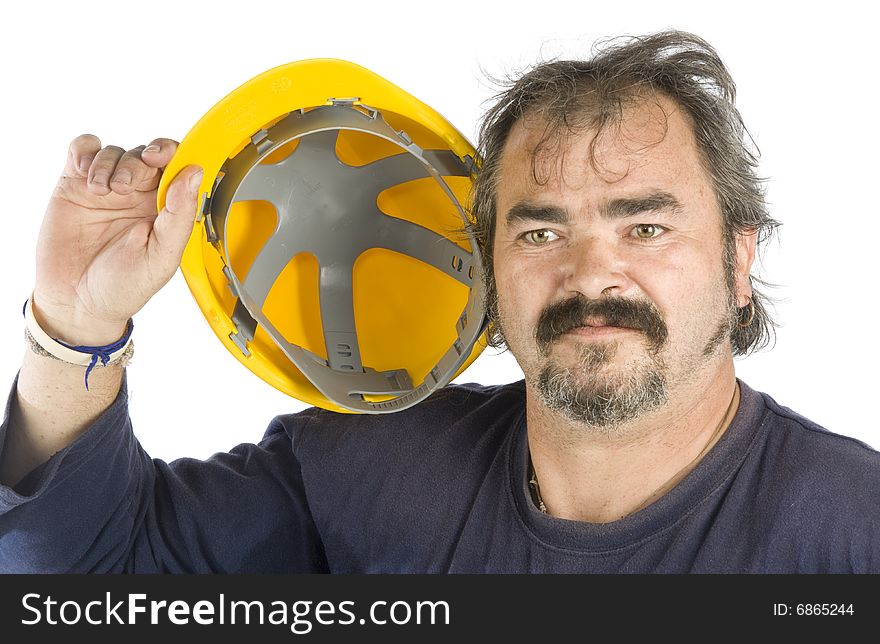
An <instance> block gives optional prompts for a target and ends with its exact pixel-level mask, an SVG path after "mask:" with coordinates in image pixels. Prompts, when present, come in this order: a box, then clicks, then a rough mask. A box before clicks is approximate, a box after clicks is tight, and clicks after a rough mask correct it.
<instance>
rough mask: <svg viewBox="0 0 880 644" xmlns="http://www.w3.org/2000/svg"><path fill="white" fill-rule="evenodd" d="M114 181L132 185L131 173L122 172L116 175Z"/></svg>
mask: <svg viewBox="0 0 880 644" xmlns="http://www.w3.org/2000/svg"><path fill="white" fill-rule="evenodd" d="M113 181H115V182H116V183H131V172H129V171H128V170H120V171H119V172H117V173H116V174H115V175H114V177H113Z"/></svg>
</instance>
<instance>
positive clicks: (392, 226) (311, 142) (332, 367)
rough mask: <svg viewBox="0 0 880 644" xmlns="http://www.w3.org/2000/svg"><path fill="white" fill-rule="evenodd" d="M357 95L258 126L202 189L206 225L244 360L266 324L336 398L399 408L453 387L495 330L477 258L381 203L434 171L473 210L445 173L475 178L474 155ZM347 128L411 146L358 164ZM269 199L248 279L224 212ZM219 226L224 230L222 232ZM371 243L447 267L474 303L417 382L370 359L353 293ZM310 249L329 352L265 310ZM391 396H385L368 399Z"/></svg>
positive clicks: (348, 403) (357, 407)
mask: <svg viewBox="0 0 880 644" xmlns="http://www.w3.org/2000/svg"><path fill="white" fill-rule="evenodd" d="M357 100H358V99H351V98H349V99H331V100H330V101H329V102H330V103H331V105H326V106H321V107H316V108H314V109H312V110H309V111H305V110H298V111H295V112H291V113H290V114H288V115H287V116H285V117H284V118H283V119H281V120H280V121H278V122H277V123H276V124H275V125H272V126H271V127H269V128H268V129H261V130H260V131H259V132H257V133H256V134H254V135H253V136H252V137H251V142H250V143H248V144H247V145H246V146H245V147H244V149H242V150H241V151H240V152H239V153H238V154H236V155H235V156H234V157H232V158H230V159H228V160H227V161H226V163H225V164H224V165H223V167H222V168H221V169H220V172H218V174H217V179H216V180H215V182H214V186H213V189H212V191H211V194H210V195H207V194H205V195H204V200H203V202H202V207H201V209H200V213H199V217H198V221H201V220H202V219H204V225H205V232H206V235H207V239H208V241H209V242H211V243H212V244H213V245H214V246H215V247H216V248H217V249H218V251H219V252H220V254H221V257H222V258H223V259H224V263H225V265H226V266H225V268H224V273H225V274H226V278H227V280H228V282H229V288H230V290H231V291H232V293H233V295H235V297H236V298H237V302H236V305H235V309H234V311H233V314H232V321H233V323H234V324H235V326H236V332H235V333H231V334H230V336H229V337H230V338H231V339H232V341H233V342H234V343H235V344H236V346H238V347H239V349H241V351H242V353H243V354H244V355H245V356H249V355H250V351H249V350H248V348H247V342H248V341H251V340H253V338H254V333H255V331H256V328H257V325H260V326H261V327H262V328H263V329H264V330H265V331H266V333H268V334H269V336H270V337H271V338H272V339H273V340H274V341H275V343H276V344H277V345H278V346H279V347H280V348H281V350H282V351H283V352H284V354H285V355H286V356H287V358H288V359H289V360H290V361H291V362H292V363H293V364H294V365H295V366H296V368H297V369H299V370H300V371H301V372H302V373H303V375H305V376H306V377H307V378H308V379H309V380H310V381H311V382H312V384H313V385H314V386H315V387H316V388H317V389H318V390H319V391H320V392H321V393H322V394H323V395H324V396H326V397H327V398H328V399H329V400H332V401H333V402H334V403H336V404H337V405H339V406H340V407H343V408H345V409H349V410H351V411H359V412H367V413H387V412H394V411H399V410H401V409H405V408H407V407H410V406H412V405H415V404H416V403H418V402H419V401H421V400H423V399H424V398H426V397H428V396H429V395H430V394H431V393H432V392H433V391H435V390H436V389H438V388H440V387H443V386H444V385H446V384H447V383H448V382H449V381H450V380H451V379H452V377H453V376H454V375H455V373H456V372H457V371H458V369H459V368H460V367H461V365H462V364H464V362H465V361H466V360H467V359H468V357H469V356H470V353H471V350H472V348H473V346H474V343H475V342H476V341H477V339H478V338H479V337H480V335H481V334H482V333H483V331H484V330H485V327H486V322H487V320H486V316H485V309H484V302H483V285H482V280H481V279H480V255H479V249H478V247H477V244H476V242H475V241H474V240H473V239H470V242H471V249H472V252H470V253H468V252H467V251H466V250H465V249H463V248H462V247H461V246H459V245H458V244H455V243H454V242H452V241H451V240H449V239H447V238H446V237H443V236H442V235H439V234H437V233H435V232H434V231H432V230H429V229H428V228H425V227H423V226H419V225H418V224H414V223H412V222H409V221H406V220H403V219H398V218H396V217H391V216H389V215H386V214H385V213H383V212H382V211H381V210H379V208H378V206H377V205H376V200H377V197H378V195H379V193H381V192H382V191H383V190H386V189H387V188H390V187H392V186H396V185H398V184H401V183H404V182H407V181H412V180H415V179H422V178H425V177H432V178H433V179H434V180H435V181H436V182H437V184H438V185H439V186H440V188H441V189H442V190H443V192H444V193H445V194H446V195H447V196H448V197H449V199H450V201H451V202H452V203H453V204H454V205H455V208H456V209H457V210H458V212H459V214H460V216H461V218H462V222H463V223H466V222H467V216H466V215H465V212H464V209H463V208H462V206H461V204H460V203H459V201H458V199H457V198H456V197H455V195H454V194H453V192H452V190H450V188H449V186H448V185H447V184H446V182H445V181H444V180H443V176H469V175H470V174H471V173H472V172H473V170H474V166H473V160H472V159H470V157H466V159H465V161H462V160H461V159H459V158H458V157H457V156H456V155H455V154H453V153H452V152H451V151H449V150H422V149H421V148H420V147H419V146H417V145H416V144H415V143H413V141H412V139H411V138H410V137H409V136H408V135H407V134H406V132H404V131H402V130H401V131H396V130H394V128H392V127H391V126H390V125H389V124H388V123H387V122H386V121H385V119H383V118H382V116H381V114H379V112H378V111H377V110H374V109H372V108H369V107H366V106H364V105H355V102H356V101H357ZM340 130H354V131H358V132H365V133H369V134H373V135H375V136H378V137H381V138H383V139H386V140H387V141H390V142H392V143H394V144H396V145H398V146H399V147H400V148H401V149H402V152H401V153H400V154H395V155H392V156H389V157H385V158H383V159H379V160H377V161H374V162H372V163H368V164H366V165H364V166H350V165H347V164H345V163H343V162H342V161H341V160H340V159H339V157H338V156H337V155H336V139H337V136H338V135H339V131H340ZM294 139H299V143H298V144H297V147H296V148H295V150H294V151H293V152H292V153H291V154H290V155H289V156H287V157H286V158H284V159H282V160H281V161H279V162H278V163H274V164H269V163H267V164H261V163H260V161H261V160H262V159H264V158H265V157H266V156H268V155H269V154H271V153H272V152H273V151H274V150H276V149H278V148H279V147H280V146H282V145H284V144H286V143H289V142H290V141H292V140H294ZM252 200H260V201H268V202H269V203H271V204H272V205H273V206H274V207H275V210H276V212H277V213H278V223H277V226H276V228H275V230H274V232H273V233H272V236H271V237H270V238H269V239H268V240H267V242H266V244H265V245H264V246H263V248H261V249H260V252H259V254H258V255H257V257H256V259H255V260H254V262H253V264H252V266H251V267H250V269H249V270H248V273H247V278H246V279H245V280H244V281H243V282H242V280H240V279H239V277H238V276H237V275H236V274H235V273H234V271H233V270H232V265H231V263H230V262H229V261H228V257H229V250H228V247H227V244H226V240H227V239H228V231H227V228H226V226H227V218H228V215H229V209H230V207H231V206H232V204H233V203H236V202H239V201H252ZM218 231H219V234H218ZM370 248H386V249H389V250H392V251H396V252H398V253H402V254H405V255H409V256H411V257H413V258H415V259H418V260H420V261H422V262H425V263H427V264H430V265H431V266H433V267H435V268H437V269H439V270H441V271H443V272H444V273H445V274H447V275H449V276H450V277H452V278H454V279H456V280H458V281H459V282H461V283H462V284H464V285H466V286H468V287H469V289H470V290H469V295H468V300H467V304H466V306H465V308H464V310H463V311H462V313H461V315H460V316H459V318H458V321H457V323H456V324H455V328H456V332H457V336H458V337H457V338H456V339H455V341H454V342H453V345H452V346H451V347H449V349H448V350H447V351H446V352H445V353H444V354H443V355H442V356H441V357H440V359H439V360H438V361H437V363H436V365H435V366H434V367H433V368H432V369H431V370H430V372H429V373H428V375H427V376H426V377H425V380H424V381H423V382H422V383H421V384H419V385H418V386H414V385H413V383H412V379H411V377H410V375H409V374H408V373H407V371H406V369H393V370H389V371H376V370H374V369H371V368H370V367H366V366H364V365H363V364H362V363H361V356H360V349H359V345H358V338H357V333H356V330H355V318H354V306H353V301H352V268H353V266H354V263H355V261H356V260H357V258H358V256H359V255H360V254H361V253H363V252H364V251H366V250H368V249H370ZM303 252H306V253H311V254H312V255H314V256H315V258H316V259H317V261H318V265H319V282H318V288H319V297H320V303H321V323H322V327H323V333H324V342H325V345H326V349H327V356H328V359H327V360H324V359H323V358H322V357H321V356H319V355H316V354H314V353H312V352H311V351H308V350H306V349H304V348H302V347H300V346H297V345H294V344H291V343H290V342H288V341H287V340H285V338H284V337H283V336H282V335H281V333H279V332H278V330H277V329H276V328H275V327H274V326H273V325H272V323H271V322H270V321H269V320H268V319H267V318H266V317H265V316H264V315H263V312H262V310H263V305H264V303H265V301H266V298H267V296H268V295H269V291H270V289H271V288H272V285H273V284H274V283H275V280H276V279H277V278H278V276H279V275H280V273H281V271H282V270H283V269H284V268H285V267H286V266H287V263H288V262H289V261H290V259H291V258H292V257H293V256H294V255H297V254H298V253H303ZM365 394H368V395H380V396H394V397H393V398H390V399H388V400H385V401H382V402H372V401H368V400H365V399H364V397H363V396H364V395H365Z"/></svg>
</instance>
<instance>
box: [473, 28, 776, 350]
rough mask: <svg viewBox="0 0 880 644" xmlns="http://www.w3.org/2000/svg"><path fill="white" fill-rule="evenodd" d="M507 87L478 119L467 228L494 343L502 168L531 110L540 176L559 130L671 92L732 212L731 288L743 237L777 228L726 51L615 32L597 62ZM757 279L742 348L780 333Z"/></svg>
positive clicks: (728, 232)
mask: <svg viewBox="0 0 880 644" xmlns="http://www.w3.org/2000/svg"><path fill="white" fill-rule="evenodd" d="M501 85H502V90H501V91H499V92H498V93H497V94H496V95H495V97H494V104H493V106H492V107H491V108H490V109H489V110H488V111H487V112H486V114H485V115H484V117H483V119H482V123H481V125H480V131H479V139H478V141H479V143H478V153H479V157H480V168H479V170H478V172H477V176H476V181H475V183H474V189H473V192H472V195H471V204H470V210H471V217H472V221H471V223H470V224H469V225H468V229H469V232H470V233H471V234H472V235H473V236H474V238H475V239H476V241H477V244H478V246H479V249H480V251H481V253H482V264H483V265H482V271H483V279H484V282H485V285H486V307H487V313H488V316H489V329H488V333H487V337H488V341H489V344H490V346H494V347H504V346H505V342H504V338H503V336H502V334H501V329H500V326H499V321H498V295H497V289H496V285H495V275H494V271H493V241H494V235H495V219H496V216H497V212H496V196H497V194H496V192H497V185H498V178H499V177H498V175H499V169H500V165H501V155H502V151H503V149H504V145H505V143H506V141H507V138H508V135H509V134H510V131H511V128H512V127H513V126H514V124H515V123H516V122H517V121H518V120H520V119H522V118H524V117H527V116H538V117H540V119H541V121H542V123H544V124H545V125H546V129H545V132H544V138H543V139H542V141H541V143H540V144H539V145H538V146H537V147H536V149H535V150H534V151H533V152H532V169H533V174H534V173H535V172H536V170H535V159H536V156H537V154H538V153H539V151H540V150H541V149H542V148H543V147H544V146H545V144H548V143H550V142H552V141H555V142H556V143H557V145H558V143H559V141H560V140H561V137H563V136H565V135H566V134H569V133H572V132H575V131H577V130H579V129H582V128H589V129H591V130H594V131H596V132H600V131H602V130H603V129H604V128H607V127H613V126H615V125H617V126H619V125H620V122H621V119H622V117H623V111H624V108H625V107H627V106H629V105H631V104H633V102H635V101H638V100H650V99H648V98H647V97H651V96H653V97H655V100H656V96H657V95H662V96H665V97H668V98H670V99H672V100H673V101H674V102H675V103H676V104H677V105H678V106H680V107H681V108H682V109H683V110H684V111H685V113H686V114H687V115H688V116H689V117H690V122H691V126H692V128H693V133H694V136H695V138H696V141H697V145H698V148H699V150H700V153H701V155H702V161H703V164H704V167H705V169H706V171H707V173H708V174H709V176H710V178H711V181H712V183H713V187H714V191H715V195H716V198H717V199H718V204H719V206H720V209H721V214H722V217H723V218H724V223H725V226H724V253H723V261H724V267H725V273H726V277H727V281H728V286H729V288H730V289H731V291H732V290H733V285H734V282H733V280H734V270H735V268H736V244H735V242H736V235H737V234H750V233H755V234H757V236H758V237H757V244H758V247H759V248H762V247H763V246H764V245H765V244H766V243H767V242H768V241H769V240H770V238H771V237H772V236H773V232H774V230H775V228H776V227H777V226H778V225H779V222H777V221H775V220H774V219H773V218H772V217H770V214H769V211H768V207H767V203H766V201H765V197H764V195H765V193H764V186H763V184H764V179H762V178H760V177H758V175H757V167H758V157H759V155H760V152H759V151H758V149H757V146H756V145H755V144H754V141H753V140H752V138H751V136H750V134H749V132H748V130H747V129H746V127H745V124H744V123H743V120H742V117H741V116H740V114H739V111H738V110H737V109H736V105H735V99H736V86H735V84H734V82H733V79H732V78H731V76H730V73H729V72H728V71H727V69H726V67H725V66H724V64H723V63H722V61H721V58H720V57H719V55H718V53H717V52H716V51H715V49H714V48H713V47H712V46H711V45H709V43H707V42H706V41H705V40H703V39H702V38H699V37H698V36H695V35H693V34H690V33H687V32H682V31H674V30H670V31H663V32H659V33H655V34H651V35H648V36H642V37H623V38H616V39H612V40H608V41H604V42H601V43H599V44H597V46H596V47H595V48H594V51H593V52H592V58H590V59H589V60H584V61H581V60H554V61H549V62H544V63H541V64H538V65H536V66H534V67H533V68H531V69H530V70H529V71H527V72H526V73H524V74H522V75H521V76H519V77H518V78H516V79H514V80H510V81H508V82H504V83H501ZM595 142H596V141H595V139H594V140H593V144H595ZM535 178H536V180H538V177H537V174H535ZM750 280H751V281H752V291H753V294H752V305H753V306H754V318H753V319H752V321H751V323H750V324H748V325H747V326H742V325H741V324H739V323H743V324H744V323H746V322H748V320H749V317H750V316H751V315H752V312H751V311H750V310H749V307H743V308H742V309H739V310H738V311H737V317H736V318H734V319H733V320H731V325H730V337H731V344H732V347H733V352H734V355H747V354H749V353H751V352H753V351H756V350H758V349H761V348H763V347H765V346H767V345H768V344H770V342H771V341H772V340H773V338H774V333H775V327H776V322H775V321H774V320H773V318H772V316H771V314H770V311H769V306H768V305H769V303H770V298H768V297H767V296H766V295H764V294H763V293H760V292H759V291H758V290H757V288H756V287H755V284H756V283H758V284H761V285H762V286H770V285H769V284H767V283H766V282H764V281H763V280H761V279H759V278H758V277H757V276H755V275H751V276H750Z"/></svg>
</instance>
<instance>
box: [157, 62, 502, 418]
mask: <svg viewBox="0 0 880 644" xmlns="http://www.w3.org/2000/svg"><path fill="white" fill-rule="evenodd" d="M475 163H476V155H475V152H474V149H473V146H472V145H471V144H470V143H469V142H468V141H467V139H466V138H465V137H464V136H463V135H462V134H461V133H460V132H458V131H457V130H456V129H455V128H454V127H453V126H452V125H451V124H450V123H449V122H448V121H446V119H444V118H443V117H442V116H441V115H440V114H438V113H437V112H435V111H434V110H433V109H431V108H430V107H428V106H427V105H425V104H424V103H422V102H421V101H419V100H418V99H416V98H414V97H413V96H411V95H409V94H408V93H406V92H405V91H403V90H402V89H400V88H399V87H397V86H395V85H394V84H392V83H390V82H389V81H387V80H385V79H384V78H382V77H380V76H378V75H377V74H375V73H373V72H371V71H369V70H367V69H364V68H363V67H360V66H358V65H355V64H353V63H350V62H346V61H342V60H334V59H313V60H305V61H300V62H295V63H290V64H287V65H282V66H280V67H276V68H274V69H271V70H269V71H267V72H264V73H262V74H260V75H259V76H257V77H255V78H253V79H251V80H249V81H248V82H246V83H245V84H243V85H242V86H241V87H239V88H238V89H236V90H235V91H233V92H232V93H230V94H229V95H228V96H226V97H225V98H224V99H223V100H221V101H220V102H219V103H217V105H215V106H214V107H213V108H212V109H211V110H210V111H208V113H207V114H205V115H204V116H203V117H202V118H201V119H200V120H199V122H198V123H196V125H195V126H194V127H193V128H192V129H191V130H190V132H189V133H188V134H187V135H186V137H184V139H183V141H181V143H180V147H179V148H178V150H177V153H176V154H175V155H174V158H173V159H172V160H171V162H170V163H169V165H168V167H167V168H166V170H165V172H164V174H163V176H162V181H161V183H160V185H159V191H158V206H159V208H160V209H161V208H162V207H163V206H164V204H165V194H166V191H167V188H168V184H169V183H170V181H171V179H172V178H173V177H174V176H176V175H177V174H178V172H179V171H180V170H181V169H182V168H184V167H185V166H187V165H189V164H198V165H200V166H202V167H203V168H204V170H205V175H204V179H203V180H202V184H201V187H200V189H199V204H198V212H197V213H194V216H195V218H196V222H197V223H196V225H195V226H194V228H193V233H192V237H191V238H190V240H189V243H188V244H187V247H186V250H185V251H184V254H183V259H182V261H181V270H182V272H183V275H184V278H185V279H186V282H187V285H188V286H189V289H190V291H191V292H192V294H193V296H194V298H195V300H196V302H197V303H198V306H199V308H200V309H201V311H202V313H203V314H204V316H205V318H206V319H207V321H208V323H209V324H210V325H211V328H212V329H213V330H214V333H216V335H217V337H218V338H219V339H220V340H221V341H222V342H223V345H224V346H225V347H226V349H227V350H228V351H229V352H230V353H232V355H234V356H235V357H236V358H237V359H238V360H239V361H240V362H241V363H242V364H243V365H245V366H246V367H247V368H248V369H250V370H251V371H252V372H253V373H254V374H256V375H257V376H258V377H260V378H261V379H263V380H264V381H265V382H267V383H269V384H270V385H272V386H273V387H275V388H276V389H278V390H280V391H283V392H285V393H287V394H289V395H291V396H293V397H294V398H297V399H299V400H301V401H303V402H306V403H309V404H312V405H317V406H319V407H323V408H325V409H331V410H334V411H348V412H367V413H384V412H394V411H398V410H401V409H405V408H406V407H410V406H412V405H414V404H416V403H418V402H419V401H421V400H423V399H424V398H426V397H427V396H429V395H430V394H431V393H432V392H433V391H435V390H437V389H438V388H440V387H442V386H444V385H446V384H447V383H448V382H449V381H451V380H452V379H453V378H455V377H456V376H457V375H459V374H460V373H461V372H462V371H464V370H465V369H466V368H467V367H468V365H470V364H471V362H473V360H475V359H476V357H477V356H478V355H479V354H480V352H481V351H482V349H483V348H484V346H485V340H484V339H483V334H484V331H485V328H486V316H485V308H484V302H483V286H482V281H481V279H480V256H479V250H478V247H477V244H476V242H475V241H474V240H473V239H472V238H471V236H470V235H469V233H468V232H467V231H466V227H465V224H466V223H467V221H468V219H467V217H468V215H467V213H466V211H465V208H464V206H463V204H464V203H466V200H467V198H468V195H469V192H470V188H471V183H472V179H473V173H474V171H475V169H476V166H475Z"/></svg>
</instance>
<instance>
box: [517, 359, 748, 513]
mask: <svg viewBox="0 0 880 644" xmlns="http://www.w3.org/2000/svg"><path fill="white" fill-rule="evenodd" d="M738 396H739V392H738V387H737V386H736V377H735V374H734V370H733V362H732V360H731V361H730V362H729V364H724V365H722V367H721V368H719V369H718V370H717V371H716V372H715V373H714V374H713V375H712V377H711V378H709V379H708V381H707V380H703V382H702V383H701V384H689V385H686V386H684V387H682V388H681V389H680V390H675V391H670V396H669V400H668V401H667V403H666V404H665V405H663V407H662V408H660V409H658V410H655V411H653V412H651V413H649V414H646V415H645V416H644V417H642V418H639V419H637V420H635V421H633V422H632V423H629V424H627V425H626V426H620V427H617V428H615V429H616V431H614V432H606V431H603V430H601V429H598V428H595V427H586V426H583V425H578V424H577V423H574V422H573V421H571V420H570V419H568V418H566V417H564V416H562V415H560V414H558V413H556V412H552V411H550V410H548V409H547V408H546V407H544V406H543V405H542V404H541V402H540V401H539V399H538V398H537V396H536V395H535V392H534V390H533V389H532V388H531V387H529V386H528V385H527V386H526V422H527V426H528V440H529V450H530V453H531V457H532V463H533V466H534V470H535V474H536V480H537V482H538V489H539V493H540V497H541V500H542V501H543V502H544V504H545V505H546V507H547V511H548V512H549V513H550V514H551V515H553V516H556V517H559V518H564V519H572V520H577V521H589V522H592V523H609V522H611V521H616V520H618V519H621V518H623V517H625V516H628V515H630V514H633V513H635V512H637V511H638V510H640V509H642V508H643V507H647V506H648V505H650V504H651V503H653V502H654V501H656V500H657V499H659V498H662V497H663V496H664V495H665V494H666V493H667V492H668V491H669V490H671V489H672V488H673V487H675V485H676V484H677V483H678V482H679V481H680V480H681V479H683V478H684V477H685V476H686V475H687V474H688V473H689V472H690V471H691V470H692V469H693V468H694V467H696V465H697V464H698V463H699V461H700V460H702V458H703V457H704V456H705V455H706V453H708V451H709V450H710V449H711V447H712V446H713V445H714V444H715V443H716V442H717V441H718V439H720V438H721V436H722V435H723V434H724V431H726V429H727V426H728V425H729V424H730V421H731V420H732V419H733V416H734V414H735V412H736V408H737V406H738V401H739V397H738Z"/></svg>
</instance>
